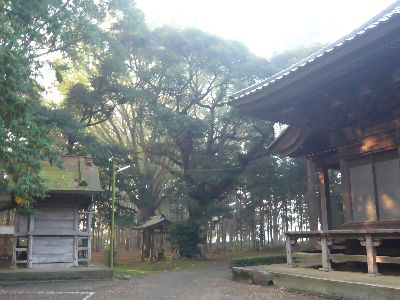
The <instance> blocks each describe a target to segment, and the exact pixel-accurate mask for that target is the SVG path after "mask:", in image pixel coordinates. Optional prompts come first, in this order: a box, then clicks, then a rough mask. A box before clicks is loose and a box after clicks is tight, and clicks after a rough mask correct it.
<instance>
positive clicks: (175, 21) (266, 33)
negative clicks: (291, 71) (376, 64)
mask: <svg viewBox="0 0 400 300" xmlns="http://www.w3.org/2000/svg"><path fill="white" fill-rule="evenodd" d="M135 2H136V4H137V6H138V7H139V8H140V9H142V10H143V11H144V13H145V16H146V20H147V21H148V23H149V24H150V25H151V26H161V25H163V24H169V25H176V26H183V27H195V28H199V29H202V30H204V31H207V32H210V33H213V34H216V35H219V36H221V37H224V38H226V39H233V40H238V41H241V42H242V43H244V44H245V45H247V46H248V47H249V48H250V50H251V51H252V52H254V53H255V54H257V55H259V56H264V57H269V56H271V55H272V54H273V53H275V52H280V51H283V50H285V49H291V48H296V47H298V46H307V45H310V44H313V43H315V42H321V43H329V42H334V41H335V40H337V39H339V38H340V37H342V36H344V35H345V34H347V33H349V32H350V31H352V30H353V29H355V28H356V27H358V26H359V25H361V24H363V23H364V22H365V21H367V20H368V19H370V18H372V17H373V16H375V15H376V14H378V13H379V12H380V11H382V10H383V9H385V8H386V7H387V6H389V5H390V4H391V3H393V2H395V1H394V0H334V1H333V0H246V1H243V0H136V1H135Z"/></svg>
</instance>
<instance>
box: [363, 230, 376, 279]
mask: <svg viewBox="0 0 400 300" xmlns="http://www.w3.org/2000/svg"><path fill="white" fill-rule="evenodd" d="M379 244H380V242H374V241H373V240H372V235H371V234H367V235H366V236H365V243H364V242H361V245H363V246H365V248H366V250H367V264H368V274H370V275H372V276H376V275H379V272H378V265H377V263H376V246H379Z"/></svg>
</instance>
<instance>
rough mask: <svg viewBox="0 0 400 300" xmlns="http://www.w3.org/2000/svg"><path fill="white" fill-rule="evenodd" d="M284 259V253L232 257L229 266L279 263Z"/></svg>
mask: <svg viewBox="0 0 400 300" xmlns="http://www.w3.org/2000/svg"><path fill="white" fill-rule="evenodd" d="M285 261H286V256H285V255H266V256H253V257H239V258H234V259H232V260H231V262H230V263H229V266H230V267H246V266H258V265H272V264H280V263H283V262H285Z"/></svg>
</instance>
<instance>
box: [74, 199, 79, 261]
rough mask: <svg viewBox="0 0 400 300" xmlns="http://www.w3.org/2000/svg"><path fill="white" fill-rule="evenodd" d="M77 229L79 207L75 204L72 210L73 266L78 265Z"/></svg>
mask: <svg viewBox="0 0 400 300" xmlns="http://www.w3.org/2000/svg"><path fill="white" fill-rule="evenodd" d="M78 231H79V207H78V206H75V212H74V232H75V234H74V242H73V266H74V267H78V265H79V261H78V246H79V237H78V235H77V233H78Z"/></svg>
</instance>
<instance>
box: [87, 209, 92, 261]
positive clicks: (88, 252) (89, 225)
mask: <svg viewBox="0 0 400 300" xmlns="http://www.w3.org/2000/svg"><path fill="white" fill-rule="evenodd" d="M92 216H93V213H92V206H91V205H90V206H89V214H88V225H87V232H88V245H87V264H88V266H91V265H92Z"/></svg>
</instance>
